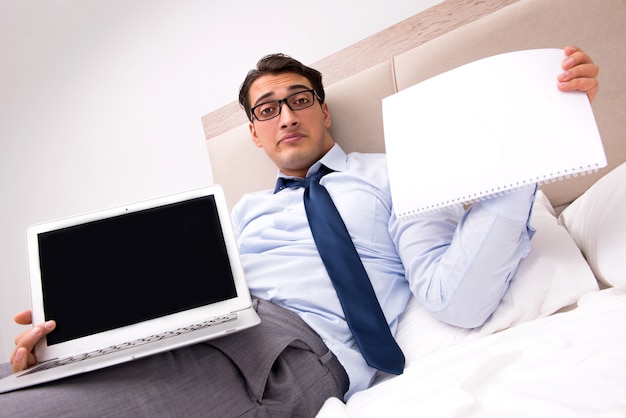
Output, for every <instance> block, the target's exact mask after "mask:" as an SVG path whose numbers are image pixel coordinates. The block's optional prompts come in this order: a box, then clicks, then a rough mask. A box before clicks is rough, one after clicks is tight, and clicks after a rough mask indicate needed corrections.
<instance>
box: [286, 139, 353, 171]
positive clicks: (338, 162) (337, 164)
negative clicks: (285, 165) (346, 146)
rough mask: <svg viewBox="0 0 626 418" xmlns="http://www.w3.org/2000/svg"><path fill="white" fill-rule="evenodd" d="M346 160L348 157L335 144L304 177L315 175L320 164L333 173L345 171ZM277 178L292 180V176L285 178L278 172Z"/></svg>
mask: <svg viewBox="0 0 626 418" xmlns="http://www.w3.org/2000/svg"><path fill="white" fill-rule="evenodd" d="M347 158H348V157H347V155H346V153H345V152H344V150H343V149H342V148H341V147H340V146H339V144H335V145H333V147H332V148H331V149H330V150H329V151H328V152H327V153H326V154H325V155H324V156H323V157H322V158H321V159H320V160H319V161H317V162H316V163H315V164H313V165H312V166H311V167H310V168H309V170H308V171H307V173H306V175H307V177H308V176H310V175H311V174H313V173H317V171H318V170H319V168H320V165H322V164H324V165H325V166H326V167H328V168H330V169H331V170H333V171H345V170H346V167H347V164H346V159H347ZM278 177H285V178H292V176H287V175H285V174H284V173H283V172H279V173H278Z"/></svg>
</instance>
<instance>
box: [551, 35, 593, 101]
mask: <svg viewBox="0 0 626 418" xmlns="http://www.w3.org/2000/svg"><path fill="white" fill-rule="evenodd" d="M564 51H565V55H566V56H567V57H566V58H565V59H564V60H563V62H562V63H561V66H562V67H563V70H564V71H563V73H561V74H559V76H558V78H557V79H558V81H559V84H558V86H559V90H561V91H582V92H585V93H587V97H589V101H590V102H591V101H593V99H594V97H596V93H597V92H598V79H597V77H598V72H599V71H600V67H598V66H597V65H596V64H594V63H593V60H592V59H591V58H590V57H589V55H587V54H585V53H584V52H583V51H582V50H581V49H580V48H576V47H574V46H568V47H565V48H564Z"/></svg>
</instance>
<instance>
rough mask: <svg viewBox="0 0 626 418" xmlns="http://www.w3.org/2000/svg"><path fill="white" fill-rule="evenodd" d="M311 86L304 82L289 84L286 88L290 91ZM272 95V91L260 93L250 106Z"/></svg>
mask: <svg viewBox="0 0 626 418" xmlns="http://www.w3.org/2000/svg"><path fill="white" fill-rule="evenodd" d="M310 89H311V87H309V86H305V85H304V84H293V85H291V86H289V87H288V90H289V91H290V92H291V91H301V90H310ZM273 95H274V92H273V91H268V92H267V93H265V94H262V95H261V96H260V97H259V98H258V99H256V102H254V104H253V105H252V107H254V106H256V105H258V104H259V103H263V102H262V100H265V99H268V98H270V97H272V96H273Z"/></svg>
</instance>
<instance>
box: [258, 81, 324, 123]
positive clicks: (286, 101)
mask: <svg viewBox="0 0 626 418" xmlns="http://www.w3.org/2000/svg"><path fill="white" fill-rule="evenodd" d="M305 92H307V93H312V94H313V99H312V100H311V104H310V105H308V106H305V107H300V108H298V109H294V108H292V107H291V105H290V104H289V99H291V98H292V97H293V96H296V95H298V94H302V93H305ZM316 97H317V100H318V102H320V103H321V100H322V99H320V96H319V95H318V94H317V92H316V91H315V90H314V89H307V90H300V91H297V92H295V93H292V94H290V95H289V96H286V97H283V98H282V99H278V100H268V101H267V102H263V103H259V104H258V105H256V106H254V107H252V108H250V119H256V120H258V121H259V122H265V121H268V120H272V119H274V118H276V117H278V116H279V115H280V114H281V113H282V111H283V103H284V104H286V105H287V107H288V108H289V110H291V111H292V112H297V111H298V110H304V109H308V108H309V107H311V106H313V105H314V104H315V98H316ZM268 103H276V106H277V107H278V113H276V114H275V115H274V116H272V117H269V118H267V119H259V117H258V116H257V115H256V114H255V113H254V111H255V109H257V108H258V107H260V106H264V105H266V104H268Z"/></svg>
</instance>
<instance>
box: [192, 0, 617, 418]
mask: <svg viewBox="0 0 626 418" xmlns="http://www.w3.org/2000/svg"><path fill="white" fill-rule="evenodd" d="M467 7H473V6H472V4H471V2H467ZM623 22H626V1H624V0H603V1H601V2H588V1H586V0H520V1H517V2H513V3H512V4H510V5H508V6H506V7H503V8H501V9H500V10H497V11H495V12H493V13H490V14H488V15H487V16H484V17H481V18H480V19H478V20H475V21H473V22H471V23H468V24H466V25H463V26H462V27H460V28H457V29H455V30H452V31H450V32H448V33H446V34H444V35H441V36H439V37H436V38H435V39H432V40H429V41H428V42H425V43H423V44H421V45H419V46H417V47H415V48H412V49H410V50H408V51H405V52H402V53H399V54H397V55H395V56H393V57H392V58H391V59H388V60H384V61H381V62H380V63H378V64H376V65H373V66H372V67H370V68H367V69H366V70H363V71H359V72H358V73H357V74H355V75H351V76H349V77H347V78H345V79H342V80H339V81H336V82H333V83H332V84H331V85H329V86H326V88H327V103H328V105H329V108H330V111H331V115H332V118H333V125H332V128H331V131H332V134H333V137H334V138H335V140H337V142H338V143H340V144H341V146H342V147H343V148H344V150H346V151H347V152H350V151H363V152H384V141H383V128H382V116H381V100H382V98H384V97H386V96H388V95H390V94H393V93H394V92H396V91H399V90H402V89H404V88H406V87H408V86H411V85H413V84H415V83H417V82H419V81H421V80H424V79H426V78H428V77H431V76H433V75H436V74H439V73H441V72H443V71H446V70H448V69H451V68H454V67H457V66H459V65H462V64H464V63H467V62H471V61H473V60H476V59H479V58H483V57H487V56H490V55H494V54H497V53H502V52H508V51H514V50H522V49H531V48H544V47H563V46H565V45H577V46H580V47H582V48H583V49H585V50H586V51H587V52H588V53H589V54H590V55H591V56H592V57H593V58H594V60H595V61H596V62H597V63H598V64H599V65H600V67H601V72H600V76H599V79H600V83H601V87H600V92H599V94H598V96H597V98H596V100H595V101H594V103H593V110H594V115H595V117H596V120H597V123H598V127H599V130H600V134H601V136H602V140H603V144H604V147H605V152H606V154H607V158H608V166H607V167H606V168H603V169H601V170H598V171H597V172H594V173H591V174H588V175H585V176H579V177H576V178H571V179H566V180H564V181H560V182H557V183H551V184H547V185H543V186H541V188H540V191H539V192H538V195H537V199H536V202H535V206H534V210H533V215H532V218H531V223H532V225H533V226H534V227H535V228H536V229H537V233H536V235H535V237H534V238H533V240H532V251H531V254H530V256H529V257H528V258H527V259H525V260H523V262H522V264H521V265H520V268H519V271H518V273H517V276H516V278H515V280H514V281H513V282H512V285H511V287H510V289H509V290H508V292H507V294H506V295H505V297H504V300H503V301H502V304H501V305H500V307H499V308H498V309H497V310H496V312H495V313H494V314H493V316H492V317H491V318H490V319H489V320H488V321H487V323H485V324H484V325H483V326H482V327H480V328H477V329H472V330H465V329H459V328H455V327H452V326H448V325H445V324H443V323H440V322H438V321H436V320H435V319H433V318H431V317H430V316H429V315H428V314H427V313H425V312H424V311H423V310H422V308H421V307H420V306H419V305H418V304H417V303H416V301H415V300H412V301H411V302H410V303H409V306H408V308H407V310H406V311H405V312H404V314H403V316H402V318H401V321H400V325H399V330H398V333H397V336H396V337H397V340H398V342H399V344H400V345H401V347H402V349H403V351H404V352H405V355H406V357H407V367H406V370H405V372H404V374H402V375H400V376H396V377H392V378H389V377H385V378H383V377H381V378H380V379H378V380H377V381H376V383H375V384H374V385H373V386H372V387H371V388H370V389H368V390H365V391H362V392H359V393H357V394H355V395H354V396H352V397H351V398H350V399H349V400H348V402H347V403H344V402H343V401H341V400H339V399H335V398H331V399H329V400H328V401H327V402H326V404H325V405H324V408H323V409H322V410H321V411H320V413H319V416H320V417H370V416H371V417H380V416H384V415H386V414H393V415H394V416H428V417H437V416H447V417H450V416H464V417H465V416H550V417H553V416H568V417H575V416H585V417H588V416H603V417H604V416H607V417H608V416H611V417H613V416H626V396H624V393H625V391H626V211H625V210H624V208H626V164H625V161H626V145H625V141H624V133H623V132H624V130H626V87H625V86H626V82H624V80H623V78H622V77H621V74H620V70H621V69H622V68H624V67H625V66H626V56H624V54H623V45H624V41H626V30H625V29H624V26H623ZM414 35H415V36H416V34H415V33H413V32H412V31H411V29H410V28H409V29H408V30H406V31H404V32H402V33H399V34H396V36H400V37H411V36H414ZM392 42H393V41H392ZM236 111H239V112H241V111H240V110H236ZM211 121H212V119H211V115H207V116H206V117H205V118H204V123H205V127H206V125H207V124H208V125H210V124H211V123H212V122H211ZM249 141H250V139H249V136H248V128H247V124H246V123H238V124H235V126H233V127H231V128H228V129H226V130H225V131H224V132H220V133H218V134H215V135H213V134H208V135H207V147H208V151H209V156H210V159H211V166H212V169H213V175H214V179H215V181H216V182H217V183H220V184H222V185H223V186H224V188H225V191H226V194H227V198H228V201H229V204H230V205H233V204H234V203H235V202H236V201H237V200H238V199H239V198H240V196H241V195H242V194H243V193H245V192H251V191H255V190H260V189H266V188H271V187H272V186H273V183H274V180H275V175H276V170H275V168H274V166H273V165H272V163H271V162H270V161H269V160H268V159H267V158H266V157H265V155H264V154H263V152H262V151H260V150H258V149H257V148H256V147H254V146H252V145H251V144H250V142H249ZM538 152H540V150H538ZM234 173H236V175H233V174H234Z"/></svg>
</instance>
